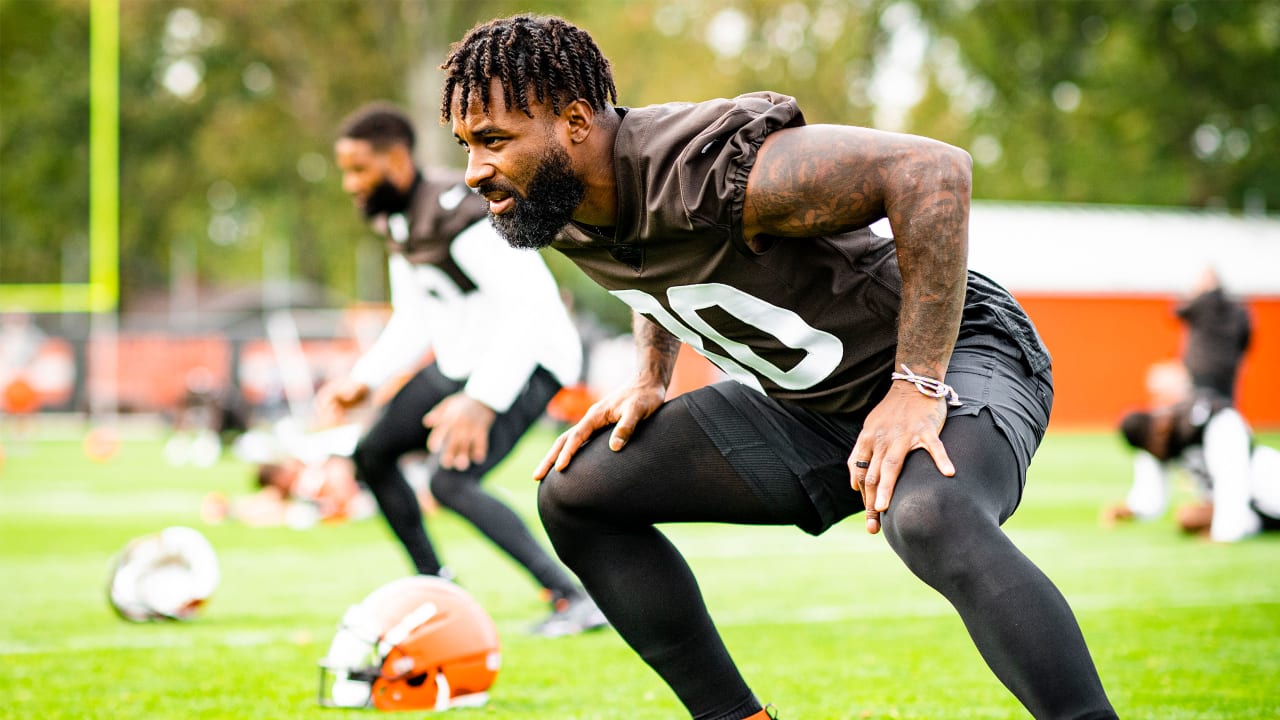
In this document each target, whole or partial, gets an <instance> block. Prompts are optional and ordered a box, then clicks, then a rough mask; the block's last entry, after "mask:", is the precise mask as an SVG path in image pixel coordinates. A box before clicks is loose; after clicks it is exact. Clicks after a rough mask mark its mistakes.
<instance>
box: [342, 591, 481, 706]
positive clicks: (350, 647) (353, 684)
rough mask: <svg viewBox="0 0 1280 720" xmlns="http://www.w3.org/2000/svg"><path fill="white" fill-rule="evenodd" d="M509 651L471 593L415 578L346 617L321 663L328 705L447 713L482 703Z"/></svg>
mask: <svg viewBox="0 0 1280 720" xmlns="http://www.w3.org/2000/svg"><path fill="white" fill-rule="evenodd" d="M501 665H502V653H501V650H500V649H499V646H498V628H497V626H495V625H494V623H493V618H491V617H490V616H489V613H487V612H485V609H484V608H483V607H481V606H480V604H479V603H478V602H476V601H475V599H474V598H472V597H471V595H469V594H468V593H467V592H466V591H465V590H463V589H462V588H460V587H458V586H457V585H454V584H453V583H451V582H449V581H448V580H445V579H443V578H439V577H434V576H430V575H415V576H412V577H406V578H401V579H399V580H393V581H392V582H389V583H387V584H386V585H383V586H382V587H380V588H378V589H377V590H374V591H373V592H372V593H370V594H369V595H368V596H367V597H366V598H365V599H364V600H362V601H361V602H360V603H359V604H356V605H352V606H351V607H350V608H348V609H347V612H346V613H345V614H344V615H343V616H342V622H341V623H340V624H339V625H338V632H337V633H336V634H335V635H334V637H333V642H332V643H331V644H330V645H329V652H328V654H327V655H326V656H325V657H324V659H322V660H321V661H320V697H319V701H320V704H321V705H325V706H329V707H370V706H372V707H375V708H377V709H379V710H448V709H449V708H453V707H474V706H478V705H483V704H484V703H485V702H487V701H488V699H489V694H488V690H489V688H490V687H491V686H492V685H493V682H494V680H495V679H496V678H497V676H498V670H499V668H500V667H501Z"/></svg>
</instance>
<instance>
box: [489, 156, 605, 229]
mask: <svg viewBox="0 0 1280 720" xmlns="http://www.w3.org/2000/svg"><path fill="white" fill-rule="evenodd" d="M477 190H478V192H479V193H480V194H481V195H484V194H487V193H490V192H495V191H500V192H504V193H506V194H508V195H510V196H511V198H512V200H513V202H512V205H511V209H510V210H508V211H507V212H505V213H502V214H501V215H494V214H493V213H492V212H491V213H489V220H490V221H492V222H493V227H494V228H496V229H497V231H498V234H500V235H502V237H503V238H505V239H506V241H507V243H508V244H510V245H511V247H514V248H528V249H535V250H538V249H541V248H544V247H547V246H549V245H550V244H551V242H552V241H553V240H555V239H556V235H557V234H559V232H560V230H561V228H563V227H564V226H565V225H568V224H569V221H570V220H571V219H573V211H574V210H577V209H578V206H579V205H581V204H582V198H584V197H586V194H587V186H586V185H585V184H584V183H583V182H582V180H580V179H579V178H578V176H577V175H574V173H573V168H572V166H571V165H570V163H569V153H567V152H565V150H564V148H562V147H560V146H559V145H552V146H551V147H550V149H548V150H547V151H546V152H545V153H544V154H543V156H542V158H541V159H540V161H539V163H538V168H537V169H536V170H535V171H534V173H533V178H532V179H531V180H530V181H529V190H528V191H527V192H526V193H525V194H524V195H521V194H520V193H518V192H517V191H516V189H515V188H514V187H511V186H510V185H508V184H506V183H499V182H490V183H482V184H481V185H480V186H479V188H477Z"/></svg>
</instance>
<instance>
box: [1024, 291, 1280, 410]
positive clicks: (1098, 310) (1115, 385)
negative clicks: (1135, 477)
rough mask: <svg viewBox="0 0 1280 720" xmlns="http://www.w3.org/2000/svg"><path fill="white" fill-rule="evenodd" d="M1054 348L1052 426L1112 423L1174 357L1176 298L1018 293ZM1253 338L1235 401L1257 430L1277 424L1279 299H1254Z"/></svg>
mask: <svg viewBox="0 0 1280 720" xmlns="http://www.w3.org/2000/svg"><path fill="white" fill-rule="evenodd" d="M1018 301H1019V302H1020V303H1022V306H1023V307H1024V308H1026V310H1027V313H1028V314H1029V315H1030V316H1031V319H1032V320H1034V321H1035V323H1036V327H1037V328H1039V330H1040V335H1041V336H1042V337H1043V338H1044V341H1045V344H1046V345H1048V346H1049V351H1050V352H1051V353H1052V354H1053V374H1054V386H1055V393H1054V396H1055V397H1054V407H1053V416H1052V419H1051V420H1050V425H1051V427H1055V428H1109V427H1114V426H1115V424H1116V423H1117V422H1118V421H1119V419H1120V417H1121V416H1122V415H1123V414H1124V413H1125V412H1127V411H1129V410H1133V409H1136V408H1139V407H1141V406H1142V405H1144V404H1145V403H1146V373H1147V368H1149V367H1150V366H1151V365H1152V364H1153V363H1157V362H1161V361H1164V360H1172V359H1176V358H1178V357H1179V356H1180V354H1181V351H1182V337H1183V328H1182V325H1181V324H1180V323H1179V322H1178V319H1177V318H1176V317H1175V316H1174V314H1173V309H1174V307H1175V306H1176V304H1177V299H1176V298H1173V297H1169V298H1155V297H1146V296H1144V297H1124V296H1084V297H1082V296H1062V295H1033V294H1027V293H1019V294H1018ZM1247 305H1248V307H1249V311H1250V313H1251V314H1252V316H1253V343H1252V345H1251V347H1250V349H1249V352H1248V354H1246V355H1245V359H1244V365H1243V366H1242V368H1241V371H1240V379H1239V385H1238V387H1237V395H1238V398H1239V401H1238V403H1237V404H1238V406H1239V408H1240V411H1241V413H1243V414H1244V416H1245V418H1246V419H1247V420H1248V421H1249V422H1250V423H1251V424H1252V425H1253V426H1254V427H1255V428H1258V429H1264V428H1265V429H1271V428H1280V403H1278V402H1276V400H1277V399H1278V398H1280V297H1275V298H1251V299H1250V300H1249V301H1248V302H1247Z"/></svg>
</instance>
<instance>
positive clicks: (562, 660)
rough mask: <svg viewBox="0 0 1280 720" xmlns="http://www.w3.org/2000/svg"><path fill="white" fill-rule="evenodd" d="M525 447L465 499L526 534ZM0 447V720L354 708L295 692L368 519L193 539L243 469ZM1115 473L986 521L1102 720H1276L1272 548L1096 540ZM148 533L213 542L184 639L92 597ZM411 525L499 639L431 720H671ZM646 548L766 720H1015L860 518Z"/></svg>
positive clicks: (368, 578) (1278, 628) (1040, 461)
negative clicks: (1109, 714)
mask: <svg viewBox="0 0 1280 720" xmlns="http://www.w3.org/2000/svg"><path fill="white" fill-rule="evenodd" d="M550 437H551V431H550V430H547V429H542V428H540V429H538V430H537V431H535V432H534V433H533V434H531V435H530V436H529V437H528V438H526V440H525V442H524V443H523V444H522V445H521V446H520V448H519V449H518V451H517V453H516V454H515V455H513V456H512V458H510V459H509V461H508V462H507V463H506V464H505V465H503V466H502V467H501V468H500V469H499V471H498V472H497V473H495V475H494V477H492V478H491V479H490V480H489V485H490V487H491V489H493V490H494V491H496V492H499V493H502V494H503V495H504V496H505V497H507V498H508V499H509V500H510V501H511V502H512V503H513V504H514V505H515V506H516V507H517V508H518V509H520V510H521V511H522V512H523V513H525V514H526V516H527V517H528V518H529V520H530V522H531V524H533V526H534V527H535V529H536V530H538V531H539V532H540V526H538V524H537V520H536V516H535V514H534V492H535V486H534V484H533V483H532V482H530V481H529V480H528V474H529V468H530V467H531V465H532V463H533V462H534V461H535V460H536V458H538V457H540V455H541V450H542V448H543V447H545V445H546V443H547V442H549V440H550ZM1264 439H1265V440H1266V441H1267V442H1268V443H1269V444H1272V445H1277V444H1280V436H1277V435H1274V434H1273V435H1270V436H1266V437H1264ZM4 444H5V446H6V451H7V455H6V457H5V459H4V461H3V465H2V466H0V588H2V591H0V666H2V669H0V717H3V718H40V719H52V718H111V719H113V720H114V719H124V718H175V719H188V718H329V719H334V718H342V717H352V718H354V717H370V716H371V714H373V713H375V712H376V711H372V710H365V711H355V710H328V709H322V708H319V707H318V706H317V705H316V702H315V693H316V684H317V678H318V676H317V670H316V660H317V659H318V658H319V657H320V656H321V655H323V654H324V652H325V650H326V648H327V646H328V642H329V640H330V638H331V637H332V634H333V631H334V628H335V624H336V623H337V621H338V619H339V617H340V616H341V614H342V612H343V611H344V610H345V608H346V607H347V606H348V605H349V604H351V603H354V602H356V601H358V600H360V599H361V598H362V597H363V596H364V595H366V594H367V593H368V592H369V591H371V590H372V589H374V588H375V587H377V586H379V585H381V584H383V583H385V582H387V581H389V580H391V579H394V578H396V577H398V576H400V575H402V574H404V573H406V572H407V571H408V565H407V561H406V559H405V558H404V557H403V554H402V551H401V550H400V548H399V546H398V545H396V544H395V542H394V540H393V539H392V537H391V536H390V534H389V531H387V530H386V529H385V527H384V525H383V524H382V522H381V520H379V519H374V520H369V521H363V522H356V523H350V524H346V525H340V526H322V527H317V528H313V529H311V530H306V531H295V530H289V529H283V528H281V529H252V528H246V527H243V526H239V525H235V524H223V525H216V526H207V525H203V524H201V521H200V519H199V516H198V512H197V510H198V504H199V501H200V499H201V497H202V496H203V495H204V494H205V493H207V492H209V491H211V490H220V491H222V492H225V493H229V494H236V493H242V492H246V491H247V490H248V485H249V470H248V468H247V467H246V466H245V465H243V464H240V463H238V462H236V461H234V460H231V459H225V460H224V461H222V462H221V463H220V464H218V465H216V466H215V467H213V468H209V469H204V470H199V469H175V468H171V467H169V466H167V465H166V464H165V463H164V462H163V460H162V459H161V441H160V439H157V438H145V437H137V438H134V437H132V436H130V437H127V438H126V440H125V442H124V443H123V444H122V446H121V448H120V451H119V453H118V454H117V456H116V457H115V458H114V459H112V460H110V461H108V462H105V463H95V462H91V461H89V460H87V459H86V458H85V456H84V454H83V452H82V450H81V445H80V443H79V442H78V440H76V439H75V438H74V437H64V439H62V440H42V441H28V442H24V443H20V444H15V443H13V442H12V439H10V440H9V441H6V442H5V443H4ZM1128 471H1129V465H1128V459H1127V455H1126V453H1125V452H1124V451H1123V450H1122V449H1121V447H1120V445H1119V443H1118V442H1117V440H1116V439H1115V438H1114V437H1113V436H1112V435H1110V434H1086V433H1060V432H1059V433H1051V434H1050V435H1049V437H1048V439H1047V440H1046V442H1045V444H1044V446H1043V447H1042V449H1041V451H1040V453H1039V455H1038V456H1037V459H1036V462H1035V464H1034V465H1033V466H1032V469H1031V479H1030V482H1029V485H1028V490H1027V493H1026V496H1025V498H1024V500H1023V503H1022V507H1021V509H1020V510H1019V511H1018V513H1017V514H1016V515H1015V516H1014V517H1013V519H1012V520H1011V521H1010V522H1009V523H1008V524H1007V526H1006V528H1007V530H1008V532H1009V533H1010V535H1011V536H1012V537H1013V538H1014V539H1015V541H1016V542H1017V543H1018V544H1019V545H1020V546H1021V547H1022V549H1023V550H1024V551H1025V552H1026V553H1027V554H1028V555H1030V556H1031V557H1032V559H1034V560H1035V561H1036V562H1037V563H1039V564H1040V566H1041V567H1042V568H1043V569H1044V570H1045V571H1046V572H1047V573H1048V574H1049V576H1050V577H1052V578H1053V579H1054V580H1055V581H1056V582H1057V584H1058V586H1059V587H1060V588H1061V589H1062V591H1063V592H1064V593H1065V594H1066V595H1067V597H1068V598H1069V599H1070V601H1071V603H1072V605H1073V607H1074V608H1075V610H1076V613H1077V615H1078V617H1079V619H1080V623H1081V625H1082V627H1083V629H1084V632H1085V636H1086V637H1087V638H1088V640H1089V643H1090V646H1091V649H1092V651H1093V654H1094V657H1095V659H1096V661H1097V664H1098V666H1099V669H1100V671H1101V674H1102V677H1103V680H1104V682H1105V684H1106V686H1107V688H1108V690H1109V692H1110V694H1111V697H1112V699H1113V701H1114V703H1115V705H1116V707H1117V709H1118V710H1119V712H1120V715H1121V717H1124V718H1150V719H1152V720H1155V719H1159V720H1177V719H1187V720H1190V719H1204V720H1208V719H1210V718H1213V719H1223V720H1226V719H1228V718H1229V719H1231V720H1244V719H1251V718H1276V717H1280V537H1265V538H1255V539H1252V540H1249V541H1246V542H1244V543H1240V544H1237V545H1234V546H1217V545H1213V544H1209V543H1206V542H1203V541H1199V540H1195V539H1190V538H1185V537H1180V536H1179V535H1178V534H1176V532H1175V531H1174V529H1173V526H1172V521H1171V520H1169V519H1168V518H1166V519H1164V520H1162V521H1159V522H1154V523H1149V524H1142V525H1129V526H1124V527H1121V528H1118V529H1115V530H1111V531H1104V530H1102V529H1100V528H1099V527H1098V524H1097V513H1098V509H1099V507H1100V506H1101V505H1102V504H1103V503H1105V502H1107V501H1109V500H1114V499H1116V498H1119V497H1121V496H1122V495H1123V493H1124V491H1125V490H1126V488H1127V478H1128ZM173 524H183V525H191V526H193V527H196V528H199V529H200V530H202V531H203V532H204V533H205V535H206V536H207V537H208V538H209V539H210V541H211V542H212V543H213V545H214V547H215V548H217V551H218V554H219V559H220V562H221V568H222V576H223V578H222V583H221V586H220V588H219V590H218V592H217V594H216V595H215V596H214V598H213V600H212V602H211V603H210V604H209V606H208V607H207V609H206V611H205V612H204V613H203V614H202V615H201V616H200V617H199V618H198V619H197V620H195V621H194V622H190V623H186V624H147V625H132V624H128V623H124V622H122V621H120V620H118V619H117V618H116V617H115V616H114V615H113V614H112V612H111V610H110V608H109V606H108V604H107V602H106V600H105V593H104V588H105V583H106V579H107V572H108V566H109V563H110V560H111V559H112V557H113V556H114V555H115V554H116V552H117V551H119V549H120V548H121V547H123V545H124V544H125V542H126V541H128V540H129V539H131V538H133V537H136V536H138V535H141V534H143V533H147V532H151V531H154V530H158V529H160V528H162V527H165V526H167V525H173ZM429 524H430V529H431V531H432V534H433V537H434V539H435V540H436V541H437V543H438V545H439V546H440V548H441V551H442V554H443V555H444V557H445V559H446V562H448V563H449V564H450V565H451V566H453V567H455V568H456V569H457V570H458V571H459V574H460V580H461V582H462V583H463V585H464V586H465V587H467V588H468V589H469V590H470V591H471V592H472V593H473V594H474V595H475V596H476V597H477V598H478V599H479V600H480V601H481V602H482V603H483V604H484V605H485V606H486V607H487V608H488V609H489V611H490V612H491V613H492V614H493V616H494V619H495V620H496V621H497V623H498V627H499V630H500V632H501V633H502V639H503V650H504V667H503V670H502V672H501V674H500V675H499V678H498V682H497V684H496V685H495V686H494V688H493V692H492V700H491V701H490V703H489V705H488V706H487V707H485V708H482V709H477V710H465V711H455V712H454V713H453V714H452V715H451V717H453V716H457V717H460V718H463V719H464V720H465V719H466V718H476V719H477V720H478V719H479V718H539V719H540V718H556V719H557V720H564V719H571V718H581V719H584V720H585V719H591V720H597V719H600V720H607V719H618V720H622V719H626V720H647V719H656V718H680V717H683V712H682V710H681V708H680V706H679V705H678V703H676V701H675V699H674V698H673V696H672V695H671V694H670V693H669V691H668V690H667V689H666V687H665V686H664V685H662V684H661V683H660V682H659V681H658V679H657V678H656V676H655V675H653V673H652V672H651V671H650V670H649V669H648V668H647V667H646V666H645V665H643V664H642V663H641V661H640V660H638V659H637V658H636V657H635V656H634V655H632V653H631V652H630V651H629V650H628V649H627V648H626V647H625V645H624V644H623V643H622V642H621V640H620V639H619V638H618V637H617V636H616V635H615V634H614V633H613V632H612V631H607V632H602V633H596V634H593V635H589V636H584V637H572V638H563V639H558V640H544V639H536V638H531V637H528V636H526V635H525V634H524V629H525V627H526V626H527V625H528V624H529V623H530V622H532V621H533V620H535V619H537V618H538V617H540V616H541V615H542V614H543V613H544V611H545V607H544V606H543V604H542V602H541V601H540V600H539V598H538V596H537V592H536V588H535V587H534V585H533V584H532V583H531V582H530V581H529V580H528V579H527V578H526V576H524V575H523V574H522V573H521V572H520V571H519V570H518V569H517V568H516V567H514V566H513V565H512V564H511V563H510V562H509V561H507V560H506V559H505V558H504V557H500V556H499V555H498V554H497V552H496V551H495V550H494V549H493V548H492V547H491V546H489V545H488V544H487V542H486V541H485V540H483V539H482V538H480V537H479V536H478V535H477V534H476V533H475V531H473V530H472V529H471V528H470V527H469V526H466V525H464V524H463V523H461V522H460V521H458V520H457V518H456V517H453V516H450V515H449V514H448V513H440V514H437V515H435V516H433V517H432V518H430V520H429ZM669 534H670V536H671V537H672V538H673V540H674V541H675V542H676V544H677V545H678V546H679V547H681V548H682V549H683V550H684V551H685V553H686V555H687V556H688V558H689V560H690V562H691V564H692V565H693V566H694V569H695V570H696V571H697V572H698V574H699V577H700V580H701V582H702V587H703V590H704V592H705V594H706V597H707V601H708V603H709V604H710V605H711V607H712V610H713V613H714V614H715V616H716V618H717V619H718V621H719V623H720V625H721V628H722V630H723V632H724V635H725V638H726V641H727V643H728V644H729V647H730V649H731V650H732V651H733V652H734V654H735V657H736V658H737V660H738V662H739V665H740V666H741V668H742V670H743V672H744V674H745V675H746V677H747V679H748V681H749V682H750V683H751V684H752V686H753V688H754V689H755V691H756V692H757V693H758V694H759V695H760V696H761V697H763V698H765V699H767V700H769V701H771V702H774V703H775V704H777V705H778V706H779V708H780V709H781V710H782V716H783V718H784V720H828V719H832V720H834V719H844V718H852V719H858V720H861V719H864V718H902V719H906V718H919V719H925V718H927V719H930V720H939V719H946V718H1024V717H1026V713H1025V712H1024V711H1023V710H1022V709H1021V706H1019V705H1018V704H1017V703H1016V701H1014V700H1013V699H1012V697H1011V696H1010V695H1009V694H1008V693H1007V692H1006V691H1005V690H1004V688H1003V687H1002V686H1001V685H1000V684H999V683H998V682H997V681H996V680H995V678H994V677H993V676H992V675H991V673H990V672H989V671H988V670H987V668H986V666H985V665H984V664H983V663H982V661H981V659H980V658H979V656H978V654H977V652H976V651H975V650H974V648H973V646H972V644H971V643H970V641H969V639H968V636H967V635H966V634H965V631H964V629H963V627H962V626H961V624H960V622H959V620H958V619H957V618H956V617H955V616H954V615H953V613H952V611H951V609H950V607H949V606H948V605H947V604H946V603H945V602H944V601H942V600H941V599H940V597H939V596H937V595H936V594H935V593H934V592H933V591H932V590H930V589H929V588H927V587H925V586H924V585H923V584H921V583H920V582H918V581H917V580H915V579H914V578H913V577H912V576H911V575H910V574H909V573H908V572H907V571H906V570H905V569H904V568H903V567H902V565H901V564H900V563H899V562H898V561H897V559H896V557H895V556H894V555H893V554H892V552H890V550H889V549H888V546H887V545H886V544H885V542H884V539H883V538H882V537H879V536H875V537H871V536H867V535H866V534H865V533H864V532H863V531H862V529H861V523H860V522H857V521H856V520H855V521H847V522H845V523H843V524H841V525H839V526H837V527H836V528H834V529H832V530H831V531H829V532H828V533H827V534H825V535H823V536H822V537H819V538H811V537H809V536H807V535H805V534H804V533H802V532H801V531H799V530H795V529H789V528H751V527H732V526H684V527H673V528H671V529H670V531H669ZM868 578H874V585H872V584H871V583H869V582H868ZM407 716H409V717H413V716H417V714H408V715H407Z"/></svg>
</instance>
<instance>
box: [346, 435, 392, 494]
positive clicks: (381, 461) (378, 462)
mask: <svg viewBox="0 0 1280 720" xmlns="http://www.w3.org/2000/svg"><path fill="white" fill-rule="evenodd" d="M398 459H399V458H398V457H397V456H396V455H395V454H392V453H391V452H389V451H388V449H387V448H385V447H383V445H382V443H380V442H378V439H377V438H375V437H372V436H365V437H363V438H361V439H360V442H359V443H357V444H356V448H355V450H353V451H352V452H351V461H352V462H353V463H354V464H355V466H356V473H357V474H358V475H359V476H360V479H361V480H363V481H364V482H366V483H370V482H379V481H381V479H382V478H384V477H385V476H386V475H387V473H386V469H387V468H388V467H390V466H391V465H393V464H395V463H396V461H397V460H398Z"/></svg>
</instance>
